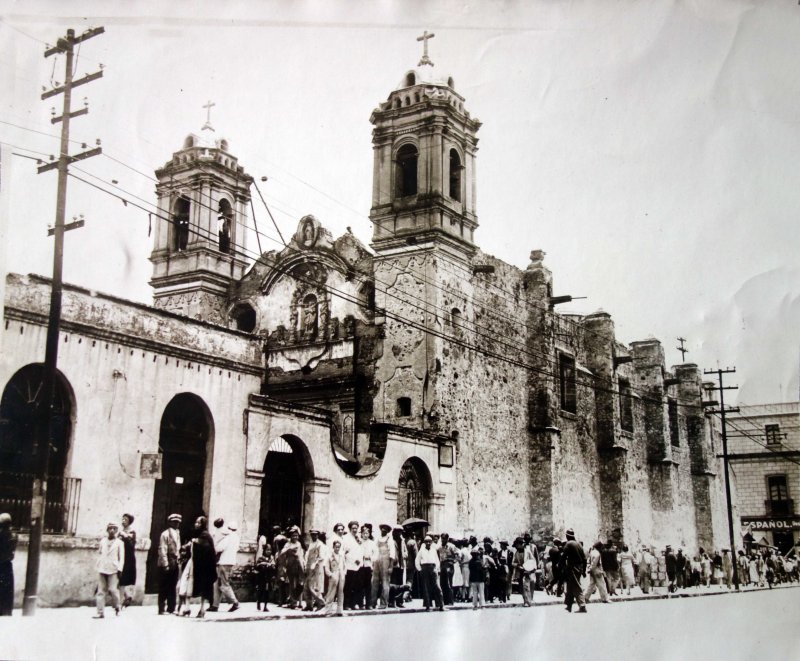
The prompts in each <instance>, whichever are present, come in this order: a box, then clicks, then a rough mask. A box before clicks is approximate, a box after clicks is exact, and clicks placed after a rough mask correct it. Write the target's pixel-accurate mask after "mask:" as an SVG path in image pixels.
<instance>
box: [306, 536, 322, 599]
mask: <svg viewBox="0 0 800 661" xmlns="http://www.w3.org/2000/svg"><path fill="white" fill-rule="evenodd" d="M308 534H309V535H310V536H311V542H310V543H309V545H308V549H307V550H306V581H305V585H304V586H303V600H304V601H305V602H306V607H305V609H304V610H307V611H310V610H320V609H321V608H323V607H324V606H325V598H324V597H323V595H322V592H323V590H324V589H325V560H326V558H327V553H326V547H325V545H324V544H323V543H322V542H321V541H320V539H319V530H317V529H316V528H315V529H313V530H311V531H309V533H308Z"/></svg>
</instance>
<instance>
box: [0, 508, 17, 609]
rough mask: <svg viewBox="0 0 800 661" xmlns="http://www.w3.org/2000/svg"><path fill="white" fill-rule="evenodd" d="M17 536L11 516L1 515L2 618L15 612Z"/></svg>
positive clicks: (0, 589) (0, 577)
mask: <svg viewBox="0 0 800 661" xmlns="http://www.w3.org/2000/svg"><path fill="white" fill-rule="evenodd" d="M16 549H17V536H16V535H15V534H14V533H13V532H12V531H11V515H10V514H8V513H7V512H3V513H2V514H0V616H6V615H11V614H12V613H13V611H14V565H13V560H14V553H15V552H16Z"/></svg>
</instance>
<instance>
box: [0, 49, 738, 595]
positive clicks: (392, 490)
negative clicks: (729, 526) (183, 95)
mask: <svg viewBox="0 0 800 661" xmlns="http://www.w3.org/2000/svg"><path fill="white" fill-rule="evenodd" d="M371 122H372V124H373V126H374V129H373V153H374V171H373V172H374V174H373V199H372V209H371V212H370V218H371V220H372V222H373V225H374V231H373V236H372V243H371V245H370V247H371V250H370V249H368V248H367V247H366V246H365V245H363V244H362V243H361V242H360V241H359V240H358V239H357V238H356V237H355V236H354V235H352V234H351V233H350V232H347V233H345V234H344V235H343V236H341V237H338V238H335V237H333V236H332V235H331V233H330V232H329V231H328V230H327V229H325V227H324V226H323V225H322V224H321V223H320V222H319V221H318V220H317V219H316V218H314V217H313V216H306V217H304V218H302V219H300V220H299V223H298V227H297V230H296V232H295V234H294V236H293V237H292V238H291V240H290V241H289V243H288V245H287V246H286V247H285V248H284V249H283V250H281V251H273V252H268V253H265V254H263V255H262V256H261V257H260V258H259V259H258V261H257V262H255V263H254V264H251V265H249V266H248V264H247V262H246V261H245V259H244V257H245V255H246V253H245V252H244V249H243V244H244V242H245V238H246V237H245V233H244V232H242V231H241V229H242V228H243V227H244V224H245V222H246V220H247V208H248V203H249V200H250V192H249V187H250V184H251V182H252V178H251V177H250V176H249V175H248V174H247V173H246V172H245V171H244V169H243V167H242V166H241V165H239V164H238V161H237V159H236V157H235V156H233V155H232V154H231V152H230V150H229V146H228V144H227V142H226V141H225V140H217V139H211V138H209V137H208V135H207V134H203V135H200V136H198V135H190V136H189V137H188V138H187V139H186V140H185V142H184V143H183V147H182V148H181V149H180V150H179V151H177V152H175V153H174V154H173V156H172V158H171V159H170V160H169V161H168V162H167V163H166V164H165V165H164V166H163V167H162V168H160V169H158V170H157V171H156V177H157V179H158V185H157V187H156V193H157V196H158V206H159V210H160V212H159V219H158V222H157V223H156V231H155V239H154V243H155V245H154V249H153V252H152V255H151V258H150V259H151V261H152V263H153V277H152V280H151V285H152V286H153V290H154V307H149V306H144V305H138V304H134V303H130V302H127V301H123V300H120V299H116V298H113V297H109V296H104V295H101V294H97V293H96V292H91V291H86V290H82V289H78V288H75V287H67V288H66V291H65V295H64V308H63V325H62V332H61V339H60V342H61V344H60V347H61V353H60V357H59V369H60V378H59V384H58V389H57V390H58V392H57V398H56V401H57V405H56V410H55V420H56V424H55V434H54V437H53V441H52V443H53V448H54V450H53V455H52V456H53V459H52V461H51V475H52V477H51V486H50V490H49V493H50V494H51V498H50V501H51V502H50V507H49V510H48V516H49V519H48V520H47V522H46V523H47V528H48V530H49V531H50V533H51V534H49V535H48V536H47V538H46V541H45V556H44V560H43V569H42V580H41V590H40V594H41V595H43V598H44V599H45V601H48V602H49V603H65V602H69V601H70V600H77V601H85V600H87V599H89V598H90V597H91V589H92V586H91V577H92V576H93V572H92V571H91V562H92V555H93V553H94V548H95V545H96V540H97V536H98V534H100V533H101V532H102V530H103V529H104V527H105V522H106V521H107V520H108V518H109V517H111V518H117V517H119V516H121V514H122V512H123V511H130V512H132V513H134V514H135V515H136V517H137V521H136V526H137V529H138V530H139V532H140V535H141V538H142V543H141V545H140V550H139V553H140V556H141V557H140V564H139V566H140V575H141V576H142V580H141V583H142V587H144V588H145V589H146V590H148V591H152V589H153V588H154V582H153V576H154V572H153V563H154V557H155V552H154V550H153V549H152V548H150V547H149V544H148V542H147V537H148V535H149V537H150V539H156V538H157V535H158V533H159V532H160V531H161V530H162V529H163V527H164V525H165V520H166V516H167V515H168V514H169V513H170V512H171V511H179V512H181V513H183V515H184V532H185V533H187V534H188V531H189V529H190V526H191V521H192V519H193V517H194V516H196V515H197V514H198V513H199V512H201V511H204V512H208V513H209V514H210V516H211V517H216V516H224V517H226V518H228V519H236V520H238V521H241V531H242V540H243V545H242V552H243V553H248V552H251V551H252V549H253V545H254V543H255V541H256V539H257V535H258V534H259V533H260V532H264V531H268V530H269V529H270V528H271V526H273V525H281V526H282V525H285V524H286V523H288V522H295V523H298V524H300V525H301V526H302V527H303V528H304V529H306V530H307V529H309V528H311V527H316V528H320V529H325V530H328V529H330V528H331V526H332V525H333V524H334V523H335V522H336V521H347V520H349V519H351V518H356V519H359V520H361V521H372V522H374V523H379V522H381V521H384V520H386V521H390V522H394V521H402V520H403V519H405V518H407V517H412V516H415V517H421V518H425V519H427V520H428V521H430V523H431V526H432V528H433V529H435V530H439V531H445V530H447V531H449V532H450V533H452V534H458V535H461V534H473V533H474V534H478V535H481V534H491V535H493V536H496V535H501V536H511V535H514V534H517V533H519V532H521V531H523V530H531V531H532V532H534V533H535V534H537V535H541V536H548V535H552V534H563V532H564V530H565V528H567V527H573V528H575V530H576V532H577V533H578V536H579V537H580V538H582V539H584V540H585V541H587V542H591V541H592V540H594V539H595V538H597V537H600V538H602V539H606V538H614V539H625V540H627V541H629V542H630V543H631V544H640V543H642V542H645V543H652V544H655V545H657V546H663V545H664V544H666V543H672V544H673V545H675V544H677V545H680V546H684V547H686V548H695V547H696V546H704V547H706V548H714V547H716V546H718V544H719V541H718V540H720V537H721V535H724V524H725V513H724V495H723V493H724V492H723V490H722V487H721V479H720V473H719V470H718V468H719V462H718V460H717V459H716V457H715V455H714V450H713V447H712V445H711V435H710V433H709V430H708V427H707V424H706V422H705V418H704V414H703V408H702V388H701V378H700V373H699V370H698V369H697V367H696V366H695V365H691V364H687V365H679V366H676V367H673V368H672V369H667V368H666V366H665V364H664V352H663V349H662V347H661V344H660V343H659V342H658V341H657V340H655V339H648V340H644V341H641V342H633V343H632V344H631V345H630V346H625V345H623V344H622V343H620V342H619V341H617V340H616V338H615V334H614V322H613V320H612V319H611V317H610V315H608V314H607V313H605V312H602V311H600V312H597V313H595V314H592V315H589V316H586V317H581V316H577V315H560V314H558V313H556V312H555V310H554V306H555V305H556V304H557V303H558V300H559V299H558V298H557V297H554V296H553V279H552V275H551V273H550V271H549V270H548V269H547V267H546V266H545V264H544V253H543V252H542V251H540V250H534V251H533V252H532V253H531V261H530V264H528V266H527V268H525V269H519V268H517V267H515V266H512V265H509V264H506V263H504V262H502V261H500V260H499V259H497V258H495V257H492V256H491V255H487V254H485V253H483V252H482V251H481V250H480V248H479V247H478V245H477V243H476V237H475V233H476V230H477V228H478V217H477V212H476V206H475V199H476V190H477V178H476V174H475V160H476V151H477V132H478V129H479V128H480V122H478V121H477V120H476V119H475V118H473V117H471V116H470V114H469V112H468V111H467V110H466V109H465V100H464V98H463V97H462V96H460V95H459V94H458V92H457V91H456V89H455V84H454V82H453V80H452V79H451V78H447V77H439V76H437V75H436V74H435V72H434V69H433V67H432V65H430V64H423V65H420V66H419V67H418V68H417V69H414V70H411V71H409V72H407V73H406V74H405V75H404V76H403V79H402V81H401V83H400V85H399V86H398V87H397V88H396V89H395V90H394V91H392V92H391V93H390V94H389V96H388V98H387V100H386V101H385V102H383V103H381V104H380V105H379V106H378V108H376V109H375V110H374V111H373V113H372V116H371ZM520 216H521V217H524V213H523V211H522V210H521V212H520ZM7 283H8V288H7V292H6V303H5V309H6V323H5V327H4V333H5V337H4V347H7V351H4V353H3V356H2V358H0V383H2V384H5V385H4V390H3V399H2V417H3V426H2V427H0V433H2V437H0V440H1V441H2V442H1V443H0V452H2V453H4V454H2V455H1V456H0V460H1V461H2V463H1V464H0V467H1V468H2V471H4V472H3V474H0V508H2V507H4V506H6V505H5V503H10V502H14V503H16V505H15V506H16V507H17V510H16V517H15V520H16V521H18V522H20V521H24V520H25V507H26V504H25V499H26V498H29V495H28V494H29V488H28V483H29V480H30V473H31V464H30V459H31V445H30V421H31V414H32V411H33V409H34V408H35V403H36V401H37V397H38V390H37V383H38V379H39V378H40V373H41V367H40V365H39V364H40V363H41V361H42V358H43V355H44V336H45V327H46V320H47V299H48V295H49V283H48V281H47V280H46V279H44V278H40V277H38V276H27V277H22V276H18V275H10V276H9V277H8V279H7ZM28 507H29V505H28ZM148 548H149V551H148ZM245 557H247V556H244V555H243V556H242V559H244V558H245ZM66 558H69V562H65V559H66ZM24 560H25V544H24V539H23V544H22V546H21V550H20V552H19V553H18V556H17V561H16V566H17V569H18V571H20V570H21V568H22V567H24ZM20 589H21V586H20Z"/></svg>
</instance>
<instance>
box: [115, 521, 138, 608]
mask: <svg viewBox="0 0 800 661" xmlns="http://www.w3.org/2000/svg"><path fill="white" fill-rule="evenodd" d="M133 521H134V518H133V514H127V513H126V514H123V515H122V530H120V531H119V535H118V536H119V539H120V540H121V541H122V545H123V547H124V549H125V561H124V564H123V565H122V573H121V574H120V575H119V586H120V587H121V588H122V595H123V600H122V607H123V608H127V607H128V606H130V605H131V603H132V602H133V597H134V595H135V594H136V531H135V530H134V529H133V527H132V526H133Z"/></svg>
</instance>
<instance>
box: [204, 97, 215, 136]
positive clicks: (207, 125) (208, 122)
mask: <svg viewBox="0 0 800 661" xmlns="http://www.w3.org/2000/svg"><path fill="white" fill-rule="evenodd" d="M215 105H217V104H216V103H212V102H211V101H209V102H208V103H206V105H204V106H203V108H205V109H206V123H205V124H203V128H202V129H200V130H201V131H205V130H206V129H208V130H209V131H213V130H214V127H213V126H211V109H212V108H213V107H214V106H215Z"/></svg>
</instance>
